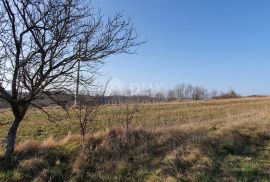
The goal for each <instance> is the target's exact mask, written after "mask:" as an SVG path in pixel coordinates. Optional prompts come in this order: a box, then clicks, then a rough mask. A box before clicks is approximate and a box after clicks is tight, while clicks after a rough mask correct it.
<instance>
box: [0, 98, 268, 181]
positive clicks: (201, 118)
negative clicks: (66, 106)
mask: <svg viewBox="0 0 270 182" xmlns="http://www.w3.org/2000/svg"><path fill="white" fill-rule="evenodd" d="M48 110H51V112H57V113H63V111H61V110H60V109H57V108H48ZM3 112H4V113H5V115H0V117H1V119H0V120H7V118H8V119H10V120H11V119H12V117H11V114H10V111H9V110H3ZM124 112H125V106H104V107H103V108H102V109H101V111H100V113H99V115H98V117H97V118H96V120H95V121H94V122H92V123H90V125H89V131H88V132H89V134H88V136H87V138H86V144H85V146H84V147H82V146H81V145H80V136H79V135H78V132H79V125H78V122H77V121H76V115H75V111H71V117H70V118H68V117H64V118H65V119H63V120H62V121H58V122H55V123H53V122H48V121H47V119H46V117H45V116H44V115H43V114H42V113H40V112H39V111H30V112H29V113H28V114H27V116H26V118H25V120H24V121H23V123H22V124H21V125H20V128H19V131H18V140H17V146H16V152H15V153H16V154H15V155H16V157H15V159H14V161H15V166H14V168H8V169H6V168H4V167H3V166H0V181H32V180H33V181H153V182H154V181H155V182H156V181H161V182H162V181H269V179H270V160H269V159H270V98H268V97H262V98H242V99H232V100H209V101H190V102H167V103H159V104H145V105H142V106H140V110H139V112H138V113H136V115H135V116H134V120H133V121H132V123H131V126H130V130H129V132H128V133H127V132H126V131H125V129H124V127H125V123H124V121H125V113H124ZM63 115H64V113H63ZM109 121H110V126H111V127H110V128H109ZM7 127H8V126H2V127H0V142H1V145H0V147H1V151H2V152H3V147H4V143H3V142H4V140H5V136H6V134H7Z"/></svg>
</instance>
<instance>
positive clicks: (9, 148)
mask: <svg viewBox="0 0 270 182" xmlns="http://www.w3.org/2000/svg"><path fill="white" fill-rule="evenodd" d="M27 109H28V105H17V104H14V105H12V111H13V115H14V117H15V118H14V121H13V123H12V125H11V127H10V128H9V131H8V135H7V141H6V151H5V154H6V156H8V157H10V156H12V155H13V153H14V148H15V142H16V135H17V130H18V127H19V125H20V123H21V121H22V120H23V118H24V116H25V113H26V111H27Z"/></svg>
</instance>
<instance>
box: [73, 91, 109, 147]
mask: <svg viewBox="0 0 270 182" xmlns="http://www.w3.org/2000/svg"><path fill="white" fill-rule="evenodd" d="M105 92H106V87H105V88H104V90H103V89H102V90H100V89H99V88H97V89H95V90H93V91H92V92H91V91H90V90H84V91H81V92H80V94H78V98H77V99H78V100H77V107H76V108H75V112H76V116H77V119H78V121H79V126H80V134H81V144H84V140H85V135H86V133H88V126H89V124H91V123H93V122H94V121H95V119H96V117H97V115H98V113H99V111H100V109H101V106H102V105H104V96H105Z"/></svg>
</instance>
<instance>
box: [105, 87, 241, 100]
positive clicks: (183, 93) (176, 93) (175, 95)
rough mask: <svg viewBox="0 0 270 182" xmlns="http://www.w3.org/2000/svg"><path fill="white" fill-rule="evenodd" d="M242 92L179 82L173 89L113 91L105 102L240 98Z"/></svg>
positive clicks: (106, 97)
mask: <svg viewBox="0 0 270 182" xmlns="http://www.w3.org/2000/svg"><path fill="white" fill-rule="evenodd" d="M239 97H241V96H240V94H238V93H237V92H235V91H234V90H233V89H229V90H228V91H227V92H218V91H217V90H215V89H214V90H212V91H209V90H208V89H206V88H205V87H202V86H192V85H191V84H178V85H176V86H175V87H174V88H172V89H167V90H162V91H156V90H152V89H146V90H144V91H141V92H140V93H138V92H136V91H134V90H131V89H125V90H117V91H113V92H112V93H111V94H110V95H109V96H105V98H104V103H105V104H122V103H127V102H137V103H149V102H162V101H176V100H179V101H181V100H208V99H230V98H239Z"/></svg>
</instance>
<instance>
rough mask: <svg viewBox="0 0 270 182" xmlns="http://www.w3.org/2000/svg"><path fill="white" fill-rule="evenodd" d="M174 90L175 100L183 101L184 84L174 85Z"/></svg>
mask: <svg viewBox="0 0 270 182" xmlns="http://www.w3.org/2000/svg"><path fill="white" fill-rule="evenodd" d="M174 90H175V95H176V97H177V99H181V100H183V99H184V97H185V95H184V90H185V84H179V85H176V86H175V88H174Z"/></svg>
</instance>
